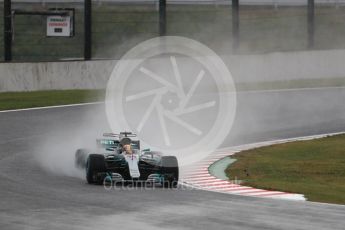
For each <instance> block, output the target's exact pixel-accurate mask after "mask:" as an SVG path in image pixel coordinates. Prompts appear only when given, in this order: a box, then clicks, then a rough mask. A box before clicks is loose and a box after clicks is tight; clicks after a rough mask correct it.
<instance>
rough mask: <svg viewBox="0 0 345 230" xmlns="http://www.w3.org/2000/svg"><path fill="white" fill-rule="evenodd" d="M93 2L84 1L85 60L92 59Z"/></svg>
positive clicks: (89, 0)
mask: <svg viewBox="0 0 345 230" xmlns="http://www.w3.org/2000/svg"><path fill="white" fill-rule="evenodd" d="M91 4H92V2H91V0H84V59H85V60H90V59H91V45H92V43H91V36H92V34H91V10H92V9H91Z"/></svg>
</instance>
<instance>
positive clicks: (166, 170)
mask: <svg viewBox="0 0 345 230" xmlns="http://www.w3.org/2000/svg"><path fill="white" fill-rule="evenodd" d="M161 173H162V175H163V176H164V180H163V182H162V185H163V186H164V187H166V188H174V187H177V183H178V179H179V167H178V161H177V158H176V157H175V156H163V157H162V160H161Z"/></svg>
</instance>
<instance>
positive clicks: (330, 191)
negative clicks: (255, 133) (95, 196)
mask: <svg viewBox="0 0 345 230" xmlns="http://www.w3.org/2000/svg"><path fill="white" fill-rule="evenodd" d="M234 158H236V159H237V161H236V162H235V163H233V164H231V165H229V166H228V167H227V169H226V170H225V172H226V174H227V176H228V177H229V178H230V179H234V177H235V176H236V177H237V178H238V179H241V180H243V181H244V184H245V185H249V186H253V187H255V188H263V189H268V190H280V191H286V192H293V193H301V194H304V195H305V196H306V198H307V199H308V200H310V201H317V202H327V203H336V204H345V135H337V136H332V137H326V138H322V139H317V140H311V141H297V142H292V143H286V144H279V145H273V146H268V147H262V148H257V149H252V150H248V151H243V152H241V153H238V154H236V155H235V156H234Z"/></svg>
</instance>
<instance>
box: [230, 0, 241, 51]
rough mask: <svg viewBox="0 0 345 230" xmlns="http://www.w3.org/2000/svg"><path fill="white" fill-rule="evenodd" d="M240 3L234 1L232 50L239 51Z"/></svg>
mask: <svg viewBox="0 0 345 230" xmlns="http://www.w3.org/2000/svg"><path fill="white" fill-rule="evenodd" d="M239 9H240V3H239V0H232V39H233V42H232V48H233V50H235V51H236V50H237V48H238V46H239V42H240V18H239Z"/></svg>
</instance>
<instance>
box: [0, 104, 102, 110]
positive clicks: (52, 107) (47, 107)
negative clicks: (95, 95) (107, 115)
mask: <svg viewBox="0 0 345 230" xmlns="http://www.w3.org/2000/svg"><path fill="white" fill-rule="evenodd" d="M100 104H104V102H89V103H79V104H69V105H54V106H44V107H35V108H26V109H11V110H3V111H0V113H11V112H22V111H30V110H42V109H56V108H64V107H77V106H87V105H100Z"/></svg>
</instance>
